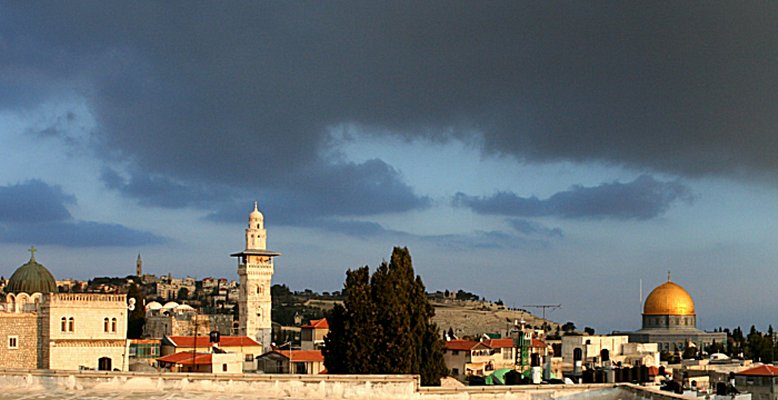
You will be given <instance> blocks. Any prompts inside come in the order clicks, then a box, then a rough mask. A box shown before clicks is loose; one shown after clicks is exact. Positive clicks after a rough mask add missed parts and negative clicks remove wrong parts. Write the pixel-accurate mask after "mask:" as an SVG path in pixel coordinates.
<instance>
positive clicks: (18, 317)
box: [0, 313, 38, 369]
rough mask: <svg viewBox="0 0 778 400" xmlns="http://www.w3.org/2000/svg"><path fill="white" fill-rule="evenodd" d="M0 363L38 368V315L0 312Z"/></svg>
mask: <svg viewBox="0 0 778 400" xmlns="http://www.w3.org/2000/svg"><path fill="white" fill-rule="evenodd" d="M0 340H2V342H0V365H2V366H3V367H5V368H26V369H35V368H38V363H37V359H38V316H37V314H35V313H0Z"/></svg>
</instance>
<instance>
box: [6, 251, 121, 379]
mask: <svg viewBox="0 0 778 400" xmlns="http://www.w3.org/2000/svg"><path fill="white" fill-rule="evenodd" d="M30 253H32V255H31V257H30V261H28V262H27V263H25V264H24V265H22V266H21V267H19V268H18V269H17V270H16V272H14V273H13V275H12V276H11V279H9V280H8V284H7V285H6V287H5V289H4V290H5V293H6V295H5V298H4V299H2V300H4V301H3V302H2V304H0V310H1V311H0V340H4V341H5V345H0V365H3V366H5V367H9V368H31V369H32V368H43V369H60V370H78V369H84V368H85V369H98V370H106V371H111V370H115V369H118V370H126V368H127V362H126V361H127V360H126V355H127V353H128V351H127V312H128V311H127V296H126V295H124V294H96V293H88V294H87V293H72V294H71V293H58V291H57V285H56V280H55V279H54V276H53V275H52V274H51V272H49V270H48V269H46V267H44V266H43V265H41V264H40V263H38V262H37V261H36V260H35V247H34V246H33V247H32V248H31V249H30Z"/></svg>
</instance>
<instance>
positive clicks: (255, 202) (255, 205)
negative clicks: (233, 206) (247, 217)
mask: <svg viewBox="0 0 778 400" xmlns="http://www.w3.org/2000/svg"><path fill="white" fill-rule="evenodd" d="M254 211H259V209H258V208H257V201H256V200H254Z"/></svg>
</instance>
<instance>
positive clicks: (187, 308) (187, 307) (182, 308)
mask: <svg viewBox="0 0 778 400" xmlns="http://www.w3.org/2000/svg"><path fill="white" fill-rule="evenodd" d="M175 310H176V311H194V308H192V306H190V305H189V304H181V305H180V306H178V307H176V309H175Z"/></svg>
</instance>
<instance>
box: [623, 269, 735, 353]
mask: <svg viewBox="0 0 778 400" xmlns="http://www.w3.org/2000/svg"><path fill="white" fill-rule="evenodd" d="M627 335H628V336H629V341H630V342H633V343H635V342H637V343H657V344H658V345H659V351H660V352H670V353H675V352H683V351H684V350H685V349H686V348H687V347H690V346H694V347H696V348H697V349H700V350H703V349H705V348H706V347H708V346H710V345H712V344H713V343H726V340H727V334H726V333H724V332H704V331H701V330H699V329H697V314H696V311H695V309H694V301H693V300H692V297H691V296H690V295H689V292H687V291H686V289H684V288H683V287H681V286H680V285H678V284H677V283H675V282H671V281H670V275H669V274H668V276H667V282H665V283H663V284H661V285H659V286H657V287H656V288H655V289H654V290H653V291H651V293H650V294H649V295H648V297H647V298H646V301H645V303H643V328H642V329H640V330H638V331H635V332H628V333H627Z"/></svg>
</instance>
